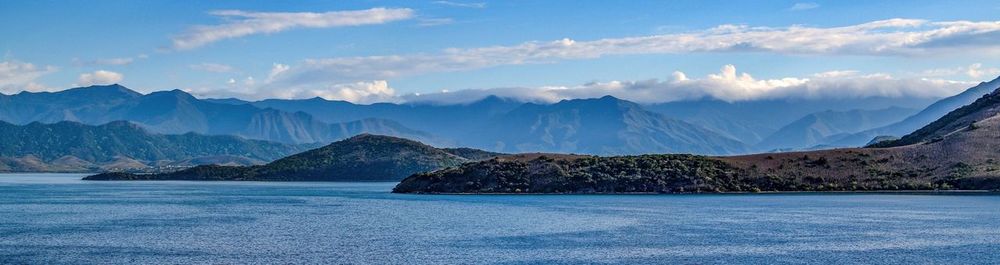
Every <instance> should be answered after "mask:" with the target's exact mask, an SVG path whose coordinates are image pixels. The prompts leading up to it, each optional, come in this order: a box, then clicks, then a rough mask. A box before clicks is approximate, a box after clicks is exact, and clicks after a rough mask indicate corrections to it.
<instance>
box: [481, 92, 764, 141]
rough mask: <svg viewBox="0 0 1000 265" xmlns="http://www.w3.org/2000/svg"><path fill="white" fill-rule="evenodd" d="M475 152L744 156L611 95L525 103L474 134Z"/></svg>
mask: <svg viewBox="0 0 1000 265" xmlns="http://www.w3.org/2000/svg"><path fill="white" fill-rule="evenodd" d="M477 135H481V136H482V137H481V138H482V141H481V142H479V143H477V144H478V145H475V146H478V147H492V148H488V149H491V150H496V151H501V152H564V153H585V154H637V153H651V152H657V153H699V154H732V153H741V152H746V151H747V147H746V146H745V145H743V144H742V143H740V142H739V141H737V140H734V139H731V138H728V137H724V136H721V135H719V134H717V133H714V132H712V131H709V130H707V129H704V128H702V127H700V126H697V125H693V124H690V123H687V122H683V121H680V120H675V119H670V118H667V117H665V116H663V115H661V114H657V113H653V112H649V111H646V110H645V109H643V108H642V107H641V106H639V105H638V104H635V103H632V102H628V101H624V100H620V99H617V98H614V97H611V96H605V97H603V98H599V99H578V100H564V101H560V102H558V103H555V104H551V105H541V104H530V103H529V104H525V105H522V106H521V107H518V108H517V109H514V110H512V111H510V112H508V113H506V114H504V115H502V116H500V117H498V118H496V119H494V120H492V121H491V122H490V126H487V127H485V128H484V129H482V130H480V131H477Z"/></svg>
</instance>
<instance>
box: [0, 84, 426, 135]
mask: <svg viewBox="0 0 1000 265" xmlns="http://www.w3.org/2000/svg"><path fill="white" fill-rule="evenodd" d="M4 100H6V101H8V102H6V103H9V104H4V105H2V106H0V120H4V121H8V122H11V123H14V124H27V123H30V122H35V121H40V122H46V123H53V122H59V121H78V122H82V123H85V124H91V125H98V124H104V123H108V122H111V121H116V120H126V121H130V122H134V123H136V124H139V125H142V126H143V127H145V128H148V129H150V130H151V131H153V132H157V133H165V134H181V133H187V132H195V133H200V134H208V135H236V136H241V137H245V138H249V139H258V140H267V141H276V142H283V143H327V142H332V141H334V140H339V139H344V138H347V137H350V136H353V135H356V134H359V133H364V132H371V133H380V134H387V135H397V136H406V137H408V138H413V139H420V140H424V141H428V142H437V141H439V139H435V138H433V137H430V136H429V134H427V133H423V132H419V131H417V130H413V129H409V128H405V127H403V126H402V125H400V124H399V123H395V122H390V121H376V120H373V119H366V120H352V121H347V122H342V123H336V124H329V123H325V122H322V121H319V120H317V119H315V118H313V117H312V116H311V115H309V114H306V113H304V112H285V111H281V110H276V109H269V108H259V107H255V106H252V105H249V104H225V103H217V102H212V101H206V100H200V99H197V98H195V97H194V96H192V95H190V94H188V93H186V92H184V91H180V90H171V91H159V92H153V93H150V94H147V95H142V94H139V93H137V92H135V91H132V90H129V89H128V88H125V87H123V86H120V85H117V84H116V85H108V86H90V87H82V88H73V89H69V90H65V91H61V92H40V93H31V92H22V93H19V94H16V95H11V96H7V97H6V98H5V99H4Z"/></svg>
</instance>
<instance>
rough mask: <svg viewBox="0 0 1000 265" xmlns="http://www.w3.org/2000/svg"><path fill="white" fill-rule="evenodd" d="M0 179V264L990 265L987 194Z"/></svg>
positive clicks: (994, 237) (991, 222)
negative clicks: (536, 190) (411, 191)
mask: <svg viewBox="0 0 1000 265" xmlns="http://www.w3.org/2000/svg"><path fill="white" fill-rule="evenodd" d="M82 176H83V175H68V174H6V175H4V174H0V264H21V263H24V264H91V263H102V264H107V263H113V264H120V263H132V264H134V263H169V264H202V263H211V264H220V263H221V264H247V263H256V264H299V263H303V264H317V263H318V264H342V263H374V264H400V263H407V264H434V263H445V264H453V263H463V264H467V263H484V264H533V263H545V264H560V263H564V264H581V263H598V264H600V263H612V264H614V263H625V264H636V263H670V264H678V263H679V264H733V263H769V264H773V263H793V264H802V263H813V264H850V263H859V264H871V263H882V264H942V263H947V264H988V263H992V264H996V263H1000V254H998V253H997V250H998V249H1000V196H992V195H903V194H769V195H594V196H589V195H529V196H512V195H483V196H476V195H440V196H439V195H401V194H391V193H389V191H390V190H391V189H392V186H393V185H394V183H262V182H182V181H168V182H85V181H80V180H79V179H80V178H81V177H82Z"/></svg>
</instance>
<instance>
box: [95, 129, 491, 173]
mask: <svg viewBox="0 0 1000 265" xmlns="http://www.w3.org/2000/svg"><path fill="white" fill-rule="evenodd" d="M448 150H453V151H459V152H455V153H451V152H449V151H448ZM487 154H491V153H488V152H485V151H481V150H473V149H438V148H434V147H432V146H429V145H425V144H422V143H420V142H416V141H412V140H407V139H403V138H396V137H390V136H380V135H371V134H362V135H358V136H355V137H351V138H348V139H345V140H342V141H338V142H334V143H332V144H330V145H327V146H324V147H321V148H317V149H313V150H309V151H306V152H302V153H299V154H295V155H291V156H288V157H285V158H282V159H278V160H276V161H274V162H271V163H268V164H265V165H259V166H250V167H233V166H214V165H213V166H199V167H194V168H190V169H185V170H181V171H177V172H171V173H162V174H122V173H107V174H99V175H94V176H90V177H87V178H85V179H87V180H256V181H399V180H400V179H403V178H404V177H406V176H409V175H411V174H413V173H416V172H423V171H430V170H435V169H440V168H445V167H450V166H457V165H460V164H462V163H465V162H470V161H474V160H477V159H481V158H485V157H487V156H488V155H487ZM462 155H467V156H470V157H463V156H462Z"/></svg>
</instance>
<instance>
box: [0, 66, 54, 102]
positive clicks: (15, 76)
mask: <svg viewBox="0 0 1000 265" xmlns="http://www.w3.org/2000/svg"><path fill="white" fill-rule="evenodd" d="M56 70H57V68H56V67H54V66H44V67H39V66H35V65H34V64H31V63H25V62H20V61H3V62H0V92H2V93H4V94H12V93H16V92H20V91H44V90H49V89H48V88H47V87H45V86H43V85H41V84H39V83H36V82H35V80H36V79H38V78H39V77H41V76H43V75H46V74H49V73H52V72H55V71H56Z"/></svg>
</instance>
